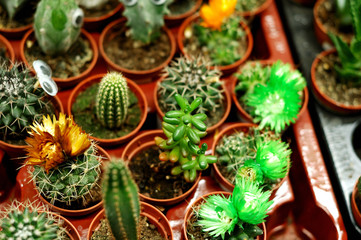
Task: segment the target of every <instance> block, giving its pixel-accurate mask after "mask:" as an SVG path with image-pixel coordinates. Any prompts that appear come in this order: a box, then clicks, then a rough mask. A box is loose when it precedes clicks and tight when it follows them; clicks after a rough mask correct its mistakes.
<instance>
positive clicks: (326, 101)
mask: <svg viewBox="0 0 361 240" xmlns="http://www.w3.org/2000/svg"><path fill="white" fill-rule="evenodd" d="M335 53H336V49H331V50H328V51H323V52H321V53H320V54H319V55H317V57H316V58H315V60H314V61H313V63H312V66H311V86H312V92H313V94H314V96H315V97H316V99H317V100H318V102H319V103H320V104H322V105H323V106H324V107H325V108H327V109H329V110H331V111H332V112H335V113H338V114H356V113H359V112H361V105H358V106H347V105H344V104H342V103H339V102H336V101H335V100H333V99H332V98H330V97H329V96H327V95H326V94H324V93H323V92H322V91H321V90H320V88H319V87H318V85H317V82H316V68H317V66H318V64H319V62H320V60H321V59H322V58H323V57H325V56H327V55H330V54H335Z"/></svg>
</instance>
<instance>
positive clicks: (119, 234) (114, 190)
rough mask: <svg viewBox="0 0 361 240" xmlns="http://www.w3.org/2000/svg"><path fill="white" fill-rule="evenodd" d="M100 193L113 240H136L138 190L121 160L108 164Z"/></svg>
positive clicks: (138, 205) (138, 206)
mask: <svg viewBox="0 0 361 240" xmlns="http://www.w3.org/2000/svg"><path fill="white" fill-rule="evenodd" d="M102 192H103V199H104V207H105V213H106V216H107V219H108V221H109V223H110V226H111V229H112V233H113V235H114V236H115V239H129V240H137V239H138V233H139V216H140V203H139V198H138V188H137V185H136V184H135V182H134V180H133V179H132V177H131V174H130V171H129V170H128V168H127V167H126V165H125V163H124V162H123V161H122V160H117V161H111V162H110V163H109V164H108V166H107V169H106V171H105V176H104V180H103V183H102Z"/></svg>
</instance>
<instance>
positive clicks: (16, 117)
mask: <svg viewBox="0 0 361 240" xmlns="http://www.w3.org/2000/svg"><path fill="white" fill-rule="evenodd" d="M10 65H11V63H10V62H6V61H5V62H3V63H2V65H1V66H0V79H1V81H0V139H2V140H11V139H23V138H25V136H26V135H27V130H28V129H29V125H30V124H32V123H33V121H34V120H39V119H40V117H41V116H42V115H43V114H44V113H52V112H53V108H52V106H51V104H50V102H49V99H48V98H47V95H46V93H45V92H44V90H43V89H42V88H41V87H40V85H37V80H36V78H35V77H33V76H32V75H31V73H30V71H29V69H28V68H27V67H26V66H25V65H20V64H15V65H14V66H13V67H12V68H11V66H10Z"/></svg>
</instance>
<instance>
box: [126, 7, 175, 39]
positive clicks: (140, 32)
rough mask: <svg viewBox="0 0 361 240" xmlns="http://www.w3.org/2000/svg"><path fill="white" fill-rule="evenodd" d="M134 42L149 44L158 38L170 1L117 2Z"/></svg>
mask: <svg viewBox="0 0 361 240" xmlns="http://www.w3.org/2000/svg"><path fill="white" fill-rule="evenodd" d="M119 1H120V2H121V3H123V5H124V7H125V10H124V12H123V14H124V16H125V17H126V18H127V19H128V20H127V25H128V26H129V27H130V30H131V32H130V33H131V36H132V37H133V39H134V40H137V41H141V42H143V43H145V44H149V43H151V42H152V41H154V40H155V39H157V38H158V37H159V36H160V30H161V28H162V27H163V25H164V20H163V17H164V15H166V14H168V12H169V11H168V8H167V7H168V5H169V4H170V3H171V0H119Z"/></svg>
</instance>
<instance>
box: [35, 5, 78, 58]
mask: <svg viewBox="0 0 361 240" xmlns="http://www.w3.org/2000/svg"><path fill="white" fill-rule="evenodd" d="M83 17H84V13H83V10H81V9H80V8H79V7H78V5H77V4H76V2H75V0H41V1H40V2H39V4H38V6H37V9H36V12H35V19H34V31H35V37H36V39H37V42H38V44H39V46H40V48H41V49H42V51H43V52H44V53H45V54H48V55H57V54H62V53H65V52H66V51H68V49H69V48H70V47H71V46H72V44H73V43H74V42H75V41H76V40H77V39H78V37H79V34H80V28H81V26H82V24H83Z"/></svg>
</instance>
